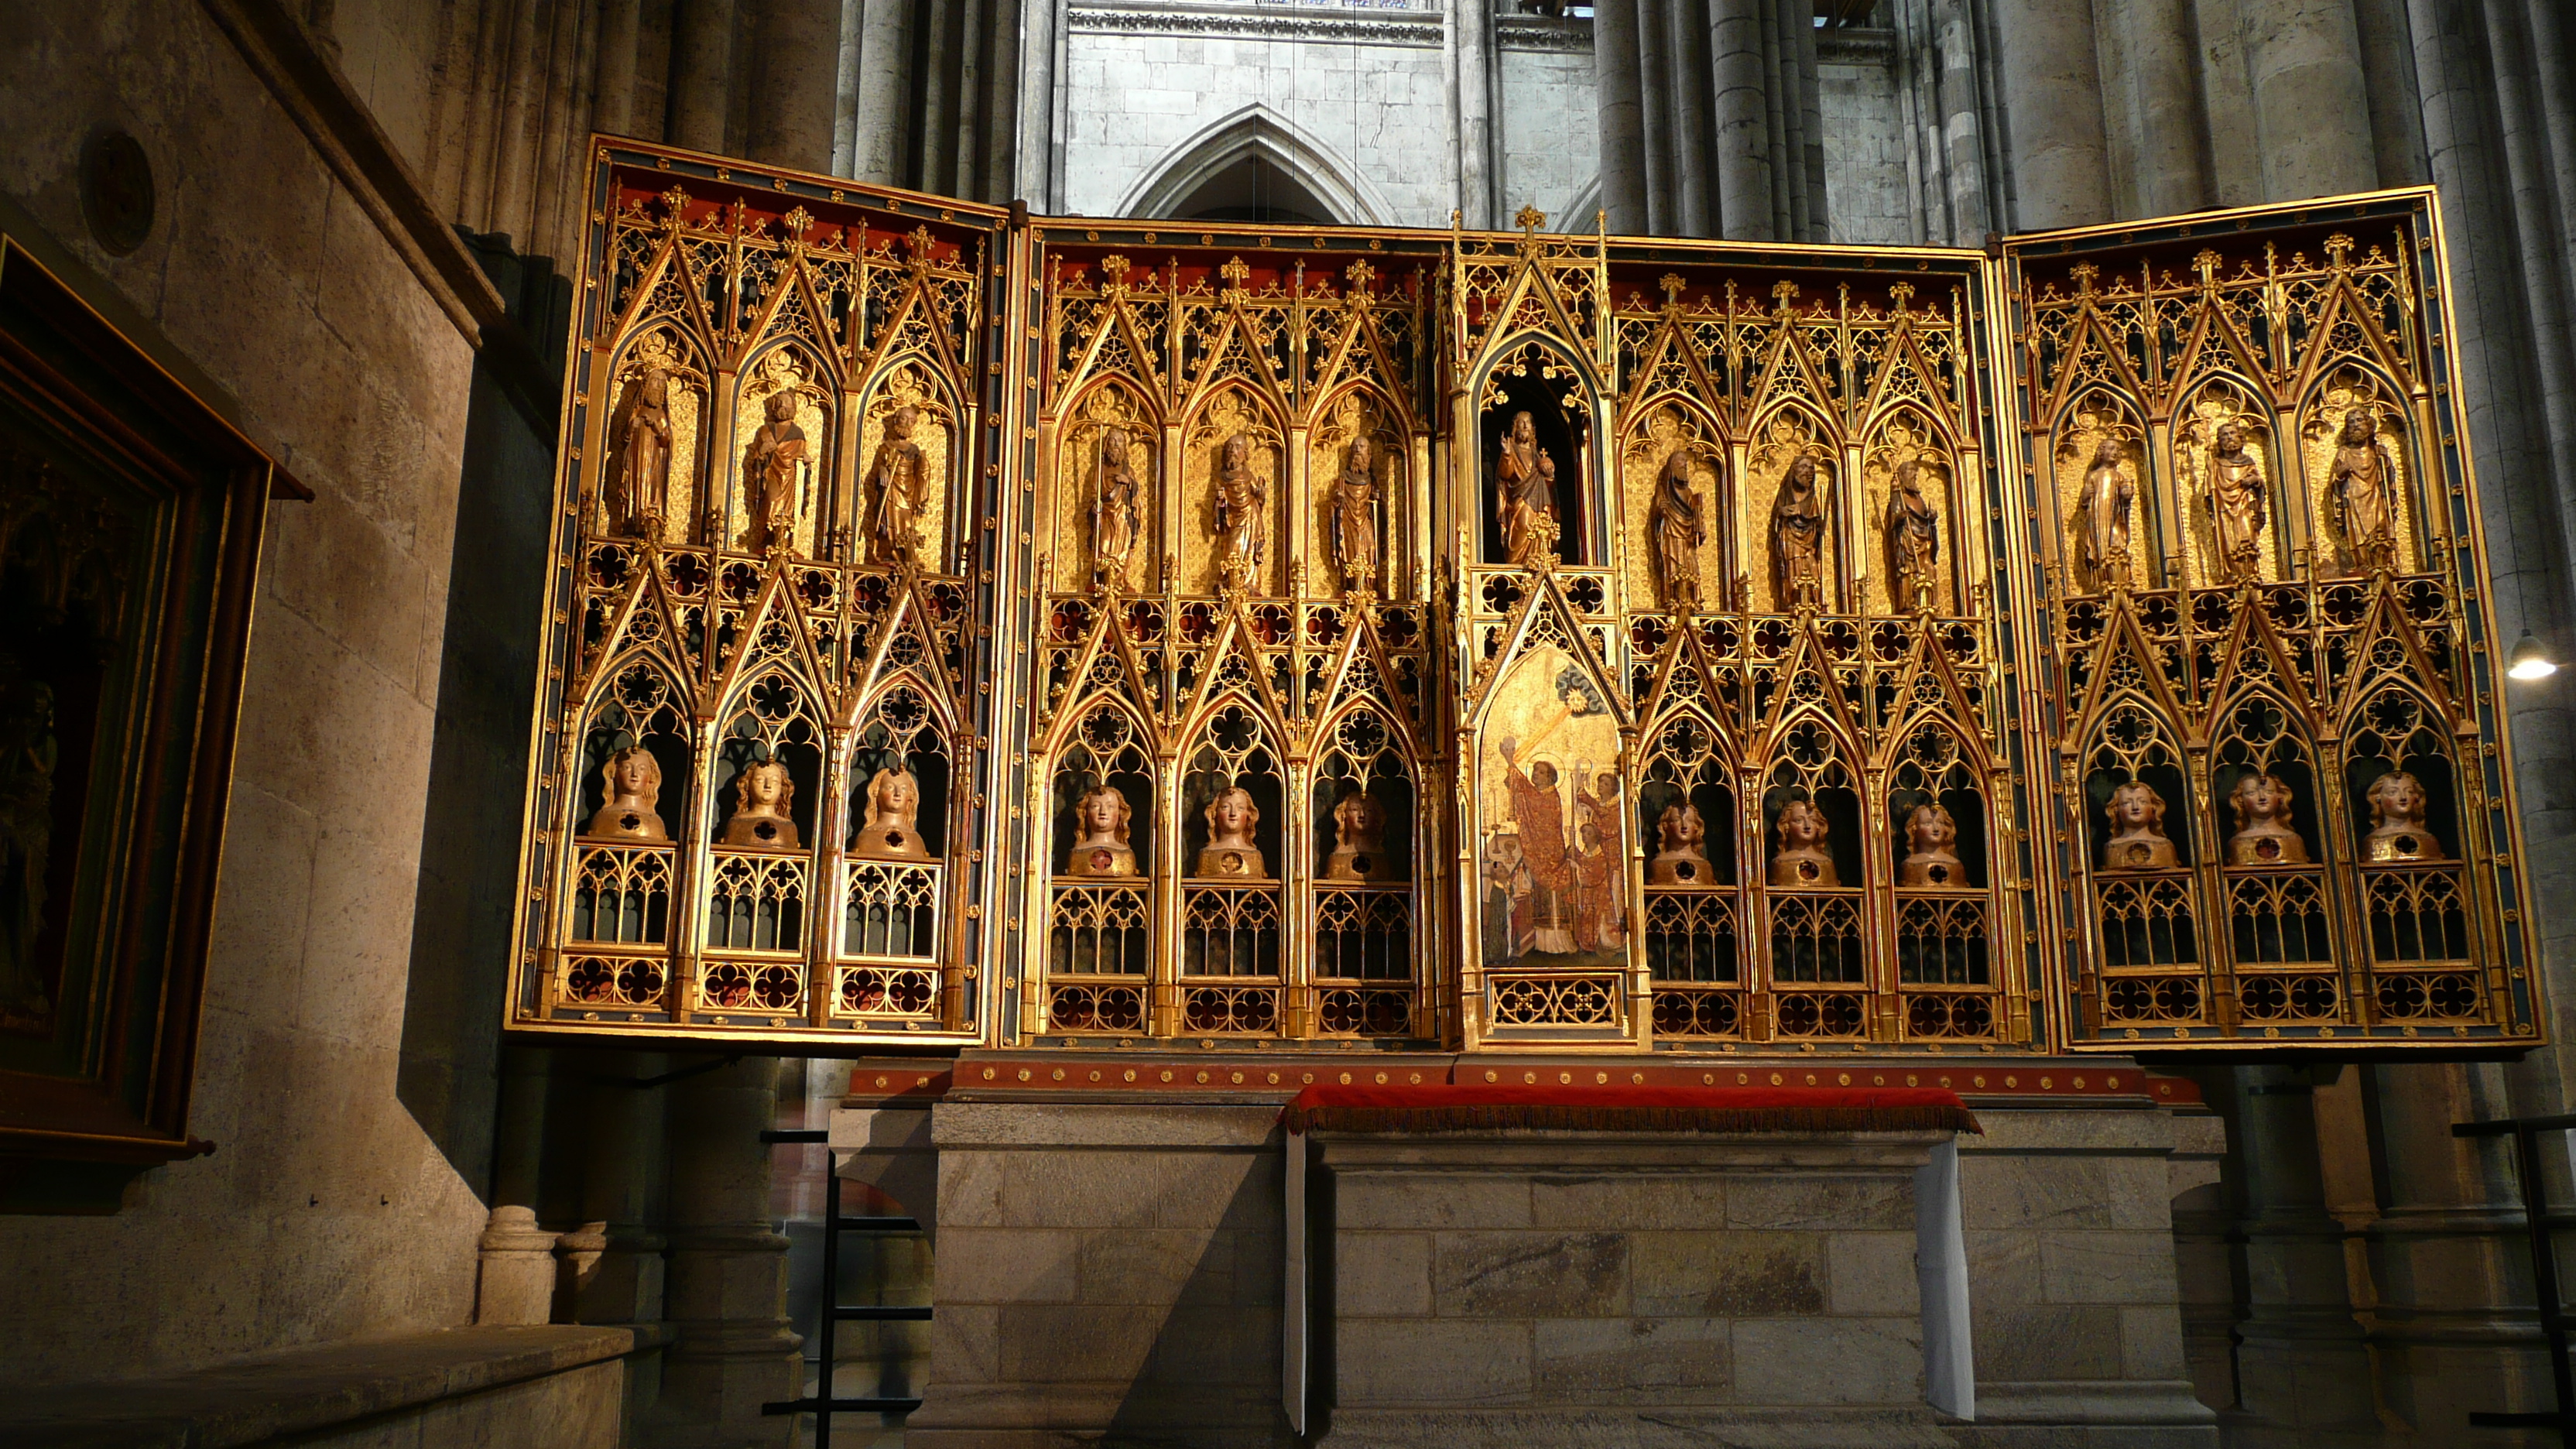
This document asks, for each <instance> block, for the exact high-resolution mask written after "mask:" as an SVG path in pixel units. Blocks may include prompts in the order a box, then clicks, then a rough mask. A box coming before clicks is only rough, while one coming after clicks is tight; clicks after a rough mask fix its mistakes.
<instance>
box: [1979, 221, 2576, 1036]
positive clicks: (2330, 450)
mask: <svg viewBox="0 0 2576 1449" xmlns="http://www.w3.org/2000/svg"><path fill="white" fill-rule="evenodd" d="M2440 239H2441V225H2440V220H2439V213H2438V210H2437V209H2436V205H2435V201H2434V197H2433V195H2432V193H2431V192H2430V191H2411V192H2398V193H2389V194H2387V195H2384V196H2376V197H2367V198H2354V199H2349V200H2347V201H2343V202H2338V203H2335V204H2331V205H2311V206H2304V207H2297V208H2275V209H2272V210H2269V211H2252V212H2245V213H2238V214H2234V215H2230V216H2222V217H2218V218H2213V219H2209V220H2206V221H2203V220H2200V219H2198V218H2195V219H2193V220H2192V221H2191V222H2190V223H2189V224H2187V225H2161V226H2157V227H2154V228H2151V229H2150V228H2128V229H2112V228H2102V229H2094V230H2088V231H2079V232H2068V233H2060V234H2052V235H2048V236H2042V237H2031V238H2023V239H2020V240H2018V241H2017V242H2016V243H2015V244H2014V245H2012V246H2011V247H2009V248H2008V249H2007V252H2006V264H2005V269H2004V278H2005V282H2006V285H2007V286H2008V288H2009V289H2010V305H2011V308H2012V315H2013V336H2014V337H2015V338H2016V340H2017V343H2018V345H2017V346H2016V347H2015V348H2014V349H2013V356H2012V359H2011V365H2012V368H2013V378H2014V383H2015V386H2016V394H2017V400H2018V403H2019V409H2018V410H2019V420H2020V422H2021V425H2022V426H2021V435H2022V436H2021V452H2022V461H2023V467H2024V473H2023V476H2024V477H2025V479H2027V480H2028V483H2029V492H2028V497H2027V499H2026V501H2025V504H2024V511H2025V516H2026V518H2027V520H2028V523H2029V526H2030V529H2031V532H2032V553H2031V557H2030V558H2029V560H2028V564H2027V572H2028V574H2029V576H2030V583H2031V585H2032V586H2033V587H2034V588H2035V589H2036V590H2037V591H2038V593H2039V595H2040V598H2041V601H2042V602H2041V617H2042V621H2043V624H2044V626H2045V628H2044V633H2043V637H2044V638H2046V639H2047V641H2048V645H2049V647H2048V648H2047V650H2045V651H2044V652H2043V654H2042V655H2041V657H2040V658H2039V660H2038V661H2037V662H2038V675H2039V679H2040V681H2041V682H2042V688H2041V690H2040V691H2039V695H2038V698H2039V702H2040V705H2041V708H2042V709H2043V710H2044V713H2045V719H2044V721H2034V723H2035V724H2036V725H2037V726H2038V727H2039V728H2041V729H2043V730H2044V731H2045V732H2046V734H2047V736H2048V738H2049V741H2050V743H2051V744H2052V745H2053V747H2054V749H2053V754H2054V756H2055V761H2054V768H2053V769H2052V770H2050V771H2048V772H2047V774H2048V775H2049V776H2050V777H2052V778H2050V780H2049V783H2048V785H2047V787H2046V788H2047V790H2048V792H2049V794H2050V796H2051V797H2052V803H2051V809H2052V814H2053V816H2054V833H2055V837H2056V841H2057V845H2058V851H2059V855H2060V865H2061V869H2060V870H2059V871H2057V872H2056V873H2055V875H2054V876H2053V877H2052V879H2053V880H2054V881H2055V882H2056V883H2057V892H2056V899H2055V902H2054V904H2055V906H2056V911H2057V914H2058V917H2059V919H2060V920H2061V921H2063V922H2064V925H2063V928H2062V934H2063V939H2064V942H2065V953H2066V962H2065V983H2066V988H2067V991H2068V1000H2069V1004H2070V1027H2071V1031H2072V1034H2073V1037H2074V1039H2075V1041H2076V1042H2078V1043H2079V1044H2082V1043H2101V1044H2104V1045H2110V1046H2116V1047H2118V1048H2120V1049H2122V1050H2129V1051H2135V1050H2138V1049H2140V1048H2141V1047H2144V1046H2150V1045H2152V1046H2155V1047H2157V1048H2160V1049H2173V1048H2182V1047H2211V1046H2226V1045H2233V1044H2240V1043H2243V1044H2252V1043H2259V1044H2261V1045H2264V1046H2280V1045H2285V1044H2307V1045H2318V1046H2322V1045H2324V1044H2326V1043H2329V1042H2331V1043H2335V1044H2337V1045H2338V1046H2339V1047H2341V1048H2344V1049H2349V1048H2351V1047H2352V1046H2354V1045H2356V1044H2363V1045H2367V1046H2370V1047H2374V1048H2376V1047H2381V1046H2387V1045H2398V1044H2405V1043H2424V1042H2429V1041H2438V1040H2443V1039H2447V1040H2448V1041H2449V1043H2450V1044H2451V1045H2452V1046H2453V1047H2454V1048H2458V1047H2461V1046H2468V1047H2471V1048H2473V1049H2475V1048H2493V1047H2496V1046H2499V1045H2515V1044H2528V1043H2530V1042H2532V1041H2535V1040H2537V1039H2538V1036H2539V1025H2538V1023H2539V1022H2540V1020H2541V1015H2540V1012H2539V1010H2538V1003H2537V1002H2536V1000H2535V997H2534V992H2535V983H2534V980H2533V972H2532V960H2531V945H2530V942H2529V940H2528V938H2527V936H2526V933H2525V930H2524V927H2523V924H2522V923H2523V920H2524V917H2525V915H2526V910H2527V908H2526V906H2525V903H2524V901H2523V892H2524V890H2525V886H2524V882H2523V879H2522V875H2521V872H2520V871H2519V869H2518V868H2517V866H2516V864H2515V859H2516V854H2517V849H2518V846H2517V842H2518V840H2519V838H2520V827H2519V823H2518V820H2517V816H2516V811H2515V805H2514V800H2513V792H2512V788H2511V785H2510V783H2509V782H2510V780H2511V771H2510V756H2509V754H2508V753H2507V748H2508V742H2507V740H2506V737H2505V730H2504V721H2503V715H2502V709H2501V700H2500V698H2499V695H2500V692H2501V688H2502V685H2501V682H2500V680H2499V678H2498V675H2499V672H2500V666H2501V661H2500V660H2499V659H2498V658H2497V657H2496V652H2497V651H2496V649H2495V646H2494V638H2495V625H2494V622H2493V619H2492V617H2491V616H2490V614H2489V606H2488V600H2487V597H2486V579H2487V568H2486V550H2485V544H2484V540H2483V537H2482V534H2481V530H2480V525H2479V513H2478V507H2477V499H2476V484H2475V481H2474V477H2473V475H2472V473H2471V470H2470V466H2469V459H2468V456H2467V453H2466V451H2465V447H2464V442H2463V440H2464V437H2465V429H2464V427H2463V423H2462V419H2461V417H2460V404H2459V389H2458V385H2457V377H2456V374H2455V371H2454V366H2453V361H2452V357H2451V338H2450V335H2449V325H2448V311H2447V307H2448V298H2447V296H2446V295H2445V289H2444V288H2443V286H2442V277H2443V268H2442V260H2441V258H2442V251H2441V240H2440Z"/></svg>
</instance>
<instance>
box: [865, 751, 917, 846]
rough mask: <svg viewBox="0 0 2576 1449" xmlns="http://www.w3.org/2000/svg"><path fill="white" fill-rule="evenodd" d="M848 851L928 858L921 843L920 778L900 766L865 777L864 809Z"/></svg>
mask: <svg viewBox="0 0 2576 1449" xmlns="http://www.w3.org/2000/svg"><path fill="white" fill-rule="evenodd" d="M850 854H852V855H854V856H860V857H863V858H865V859H868V860H928V859H930V848H929V847H928V846H925V845H923V844H922V843H921V781H920V780H919V779H917V778H915V777H914V775H913V773H912V771H910V770H908V769H905V768H903V767H901V766H888V767H887V768H885V769H882V770H879V771H877V772H876V773H875V774H874V775H871V776H869V777H868V794H867V807H866V813H865V815H864V816H863V817H862V818H861V820H860V822H859V833H858V834H857V835H855V836H853V837H851V840H850Z"/></svg>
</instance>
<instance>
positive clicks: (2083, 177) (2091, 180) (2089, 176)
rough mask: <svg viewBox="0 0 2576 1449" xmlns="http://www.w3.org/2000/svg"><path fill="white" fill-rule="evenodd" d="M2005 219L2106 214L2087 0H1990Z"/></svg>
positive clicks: (2069, 221) (2070, 219)
mask: <svg viewBox="0 0 2576 1449" xmlns="http://www.w3.org/2000/svg"><path fill="white" fill-rule="evenodd" d="M1992 17H1993V26H1992V32H1993V35H1994V38H1995V46H1996V52H1997V53H1996V57H1995V73H1996V82H1997V86H1998V89H1999V90H2000V92H2001V93H2000V94H1999V95H1997V96H1996V98H1995V100H1996V104H1997V105H1998V106H1999V107H2000V109H2001V110H2002V112H2003V131H2004V157H2005V165H2006V167H2007V168H2008V173H2009V174H2008V181H2007V183H2006V184H2007V185H2008V187H2009V194H2010V195H2011V198H2012V205H2011V209H2010V211H2009V212H2008V213H2007V215H2008V217H2009V219H2010V223H2011V225H2010V228H2009V229H2011V230H2015V231H2040V230H2045V229H2047V228H2050V227H2060V226H2084V225H2088V224H2090V223H2093V222H2098V221H2108V220H2110V218H2111V197H2110V189H2109V186H2108V184H2107V178H2106V175H2105V172H2104V169H2103V160H2104V155H2103V141H2102V83H2101V77H2100V75H2099V73H2098V72H2097V71H2096V70H2095V69H2094V64H2093V7H2092V5H2091V3H2090V0H1994V3H1993V7H1992Z"/></svg>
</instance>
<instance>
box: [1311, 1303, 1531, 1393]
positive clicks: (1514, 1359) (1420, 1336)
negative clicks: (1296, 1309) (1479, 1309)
mask: <svg viewBox="0 0 2576 1449" xmlns="http://www.w3.org/2000/svg"><path fill="white" fill-rule="evenodd" d="M1333 1372H1334V1376H1335V1383H1334V1390H1335V1392H1334V1399H1335V1401H1336V1402H1338V1403H1340V1404H1342V1405H1343V1406H1345V1407H1348V1408H1355V1409H1365V1408H1370V1407H1375V1406H1381V1405H1383V1406H1393V1405H1399V1404H1404V1405H1410V1404H1518V1403H1526V1402H1527V1401H1528V1400H1529V1397H1530V1327H1529V1325H1528V1324H1527V1323H1516V1322H1501V1323H1456V1322H1440V1321H1437V1320H1428V1319H1413V1320H1405V1321H1393V1320H1384V1319H1379V1320H1368V1321H1363V1322H1358V1323H1346V1324H1343V1325H1342V1326H1341V1329H1340V1333H1339V1341H1338V1343H1337V1345H1336V1351H1335V1353H1334V1369H1333Z"/></svg>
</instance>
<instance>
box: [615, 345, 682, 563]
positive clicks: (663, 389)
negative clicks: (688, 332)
mask: <svg viewBox="0 0 2576 1449" xmlns="http://www.w3.org/2000/svg"><path fill="white" fill-rule="evenodd" d="M608 502H609V509H610V511H611V513H612V514H613V515H614V516H613V518H612V520H611V522H612V525H613V526H614V527H616V528H617V529H618V530H619V531H620V532H624V533H629V534H633V535H635V536H636V537H638V538H656V539H658V538H660V537H661V536H662V515H663V514H664V513H666V512H668V511H669V510H670V506H671V374H670V373H669V371H667V370H666V369H664V368H661V367H653V368H648V369H646V370H645V373H644V380H643V381H641V382H639V383H637V384H636V385H635V404H634V406H633V408H632V409H630V410H629V411H628V412H627V414H626V456H625V457H624V458H623V459H622V460H621V461H620V462H619V464H618V467H617V480H616V484H615V486H614V488H613V489H612V490H611V492H610V494H609V500H608Z"/></svg>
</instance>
